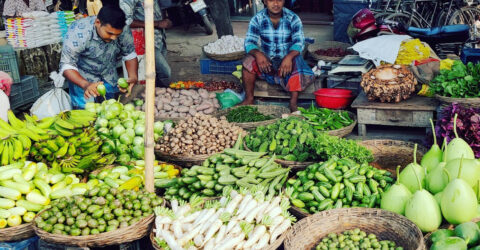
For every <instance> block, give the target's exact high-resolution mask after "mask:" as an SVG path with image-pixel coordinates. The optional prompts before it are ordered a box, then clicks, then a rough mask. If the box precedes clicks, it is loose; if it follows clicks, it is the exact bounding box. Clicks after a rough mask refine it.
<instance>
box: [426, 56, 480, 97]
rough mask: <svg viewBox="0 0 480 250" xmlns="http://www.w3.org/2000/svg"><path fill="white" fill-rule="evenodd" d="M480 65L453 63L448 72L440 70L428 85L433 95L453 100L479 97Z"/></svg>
mask: <svg viewBox="0 0 480 250" xmlns="http://www.w3.org/2000/svg"><path fill="white" fill-rule="evenodd" d="M479 81H480V64H473V63H472V62H469V63H468V64H467V65H465V64H463V63H462V62H461V61H455V62H454V63H453V65H452V67H451V69H450V70H447V69H442V70H440V74H439V75H438V76H437V77H435V78H434V79H433V80H432V81H431V82H430V83H429V85H430V88H431V89H432V91H433V92H434V93H435V94H438V95H440V96H446V97H453V98H472V97H480V86H479V85H478V82H479Z"/></svg>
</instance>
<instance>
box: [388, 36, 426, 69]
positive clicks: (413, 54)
mask: <svg viewBox="0 0 480 250" xmlns="http://www.w3.org/2000/svg"><path fill="white" fill-rule="evenodd" d="M429 57H430V48H428V47H427V46H425V45H424V44H423V43H422V42H421V41H420V40H418V39H411V40H406V41H403V42H402V44H401V45H400V49H399V50H398V56H397V60H395V63H396V64H404V65H409V64H411V63H412V62H413V61H415V60H423V59H426V58H429Z"/></svg>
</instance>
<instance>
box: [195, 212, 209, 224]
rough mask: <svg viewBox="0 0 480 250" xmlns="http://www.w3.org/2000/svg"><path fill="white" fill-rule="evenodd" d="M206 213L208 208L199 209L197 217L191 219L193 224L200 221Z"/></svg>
mask: <svg viewBox="0 0 480 250" xmlns="http://www.w3.org/2000/svg"><path fill="white" fill-rule="evenodd" d="M207 213H208V209H203V210H201V211H200V214H198V216H197V218H195V220H194V221H193V223H192V224H193V225H196V224H197V223H198V221H200V220H201V219H203V218H204V217H205V215H206V214H207Z"/></svg>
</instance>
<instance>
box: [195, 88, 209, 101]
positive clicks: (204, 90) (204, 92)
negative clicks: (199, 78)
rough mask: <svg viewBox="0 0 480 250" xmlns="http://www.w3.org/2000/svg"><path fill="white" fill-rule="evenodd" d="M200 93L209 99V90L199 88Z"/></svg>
mask: <svg viewBox="0 0 480 250" xmlns="http://www.w3.org/2000/svg"><path fill="white" fill-rule="evenodd" d="M198 94H199V95H200V96H201V97H202V98H203V99H208V97H209V95H208V91H207V90H206V89H199V90H198Z"/></svg>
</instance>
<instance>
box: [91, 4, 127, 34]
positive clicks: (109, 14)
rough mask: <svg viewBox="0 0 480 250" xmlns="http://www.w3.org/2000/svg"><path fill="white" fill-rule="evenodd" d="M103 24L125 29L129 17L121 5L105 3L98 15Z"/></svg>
mask: <svg viewBox="0 0 480 250" xmlns="http://www.w3.org/2000/svg"><path fill="white" fill-rule="evenodd" d="M97 18H98V20H100V23H101V24H102V25H107V24H110V25H111V26H112V27H113V28H115V29H119V30H121V29H123V27H125V22H126V21H127V18H126V17H125V13H124V12H123V10H122V9H120V6H118V5H114V4H108V5H104V6H103V7H102V8H101V9H100V12H99V13H98V15H97Z"/></svg>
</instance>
